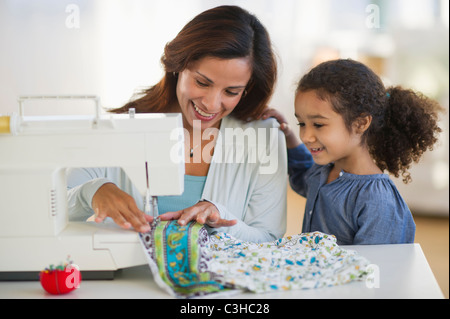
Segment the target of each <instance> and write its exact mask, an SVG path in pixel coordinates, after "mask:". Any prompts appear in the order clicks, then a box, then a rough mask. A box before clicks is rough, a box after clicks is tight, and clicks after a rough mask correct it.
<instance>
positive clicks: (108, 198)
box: [92, 183, 153, 232]
mask: <svg viewBox="0 0 450 319" xmlns="http://www.w3.org/2000/svg"><path fill="white" fill-rule="evenodd" d="M92 208H93V209H94V212H95V222H97V223H101V222H103V220H104V219H105V218H106V217H111V218H112V219H113V220H114V222H115V223H116V224H117V225H119V226H120V227H122V228H125V229H129V228H131V227H133V228H134V229H135V230H136V231H139V232H147V231H149V230H150V226H149V224H148V223H149V222H152V221H153V217H152V216H148V215H146V214H145V213H144V212H142V211H141V210H139V208H138V207H137V205H136V202H135V201H134V198H133V197H131V196H130V195H129V194H127V193H125V192H124V191H122V190H121V189H120V188H119V187H117V186H116V185H115V184H113V183H107V184H104V185H102V186H101V187H100V188H99V189H98V190H97V192H96V193H95V194H94V197H93V198H92Z"/></svg>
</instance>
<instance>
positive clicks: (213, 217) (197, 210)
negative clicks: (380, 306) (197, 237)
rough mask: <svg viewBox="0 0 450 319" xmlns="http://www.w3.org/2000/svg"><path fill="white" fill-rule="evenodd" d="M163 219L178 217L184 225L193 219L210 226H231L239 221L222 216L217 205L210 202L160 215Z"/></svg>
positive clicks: (179, 221) (179, 222)
mask: <svg viewBox="0 0 450 319" xmlns="http://www.w3.org/2000/svg"><path fill="white" fill-rule="evenodd" d="M159 218H160V219H161V220H172V219H178V224H180V225H182V226H184V225H186V224H187V223H189V222H190V221H192V220H195V221H197V222H198V223H200V224H206V225H208V226H210V227H214V228H216V227H230V226H234V225H236V223H237V220H236V219H233V220H228V219H222V218H220V213H219V210H218V209H217V207H216V206H215V205H214V204H212V203H210V202H206V201H203V202H198V203H197V204H195V205H194V206H191V207H188V208H186V209H183V210H179V211H176V212H167V213H165V214H162V215H160V216H159Z"/></svg>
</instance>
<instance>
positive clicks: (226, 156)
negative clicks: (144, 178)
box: [67, 116, 287, 242]
mask: <svg viewBox="0 0 450 319" xmlns="http://www.w3.org/2000/svg"><path fill="white" fill-rule="evenodd" d="M278 127H279V125H278V123H277V122H276V121H275V120H274V119H267V120H264V121H252V122H248V123H247V122H243V121H240V120H237V119H234V118H232V117H230V116H228V117H225V118H223V119H222V122H221V126H220V131H219V135H218V137H217V142H216V145H215V147H214V155H213V158H212V161H211V165H210V167H209V170H208V175H207V178H206V182H205V187H204V190H203V194H202V198H201V199H200V200H207V201H209V202H211V203H213V204H214V205H215V206H216V207H217V208H218V210H219V212H220V215H221V217H222V218H224V219H230V220H231V219H237V220H238V223H237V224H236V225H234V226H232V227H223V228H209V227H207V229H208V231H209V233H210V234H212V233H215V232H226V233H229V234H231V235H233V236H235V237H236V238H239V239H241V240H244V241H253V242H266V241H272V240H274V239H277V238H281V237H283V235H284V233H285V232H286V188H287V155H286V144H285V138H284V135H283V133H282V132H281V131H280V130H279V129H278ZM67 177H68V178H67V183H68V194H69V216H70V219H71V220H79V221H81V220H86V218H88V217H90V216H91V215H92V214H93V210H92V205H91V203H92V197H93V196H94V194H95V192H96V191H97V190H98V188H99V187H100V186H102V185H103V184H105V183H107V182H113V183H115V184H116V185H117V186H118V187H119V188H120V189H122V190H123V191H125V192H127V193H128V194H130V195H131V196H132V197H133V198H134V199H135V200H136V204H137V205H138V207H139V209H141V210H143V207H144V198H143V196H142V195H141V193H140V192H139V191H138V190H137V189H136V187H134V185H133V184H132V182H131V181H130V179H129V178H128V177H127V176H126V174H125V173H124V171H123V170H122V169H121V168H118V167H108V168H77V169H68V171H67Z"/></svg>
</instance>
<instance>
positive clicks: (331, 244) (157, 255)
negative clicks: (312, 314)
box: [140, 220, 370, 298]
mask: <svg viewBox="0 0 450 319" xmlns="http://www.w3.org/2000/svg"><path fill="white" fill-rule="evenodd" d="M151 226H152V227H151V230H150V231H149V232H147V233H143V234H140V238H141V243H142V246H143V248H144V251H145V253H146V256H147V258H148V261H149V266H150V269H151V270H152V273H153V276H154V278H155V280H156V282H157V283H158V285H159V286H160V287H161V288H163V289H165V290H166V291H167V292H169V293H170V294H171V295H174V296H176V297H178V298H191V297H198V296H205V295H208V296H212V294H217V293H221V294H223V293H230V292H233V290H234V291H235V292H238V291H239V290H247V291H251V292H255V293H262V292H271V291H283V290H293V289H308V288H319V287H327V286H335V285H340V284H345V283H349V282H351V281H355V280H362V279H363V278H364V277H365V276H366V275H367V266H368V265H369V264H370V263H369V262H368V260H366V259H365V258H364V257H362V256H360V255H358V254H357V253H356V252H354V251H351V250H345V249H343V248H341V247H339V246H338V245H337V243H336V238H335V237H334V236H332V235H327V234H323V233H320V232H314V233H304V234H299V235H295V236H289V237H284V238H280V239H278V240H276V241H273V242H267V243H253V242H245V241H241V240H238V239H236V238H234V237H233V236H231V235H229V234H226V233H219V234H215V235H212V236H208V234H207V232H206V229H205V228H204V227H203V226H202V225H200V224H198V223H195V222H191V223H189V224H188V225H186V226H180V225H178V223H177V221H170V222H163V221H159V220H158V221H157V222H155V223H153V224H152V225H151Z"/></svg>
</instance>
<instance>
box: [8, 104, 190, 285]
mask: <svg viewBox="0 0 450 319" xmlns="http://www.w3.org/2000/svg"><path fill="white" fill-rule="evenodd" d="M28 98H29V97H24V98H22V99H20V100H19V102H20V106H21V107H20V112H19V114H18V115H17V114H16V115H14V114H13V115H11V116H2V117H0V153H1V155H0V274H3V276H2V277H3V278H2V279H5V277H6V279H8V276H12V274H13V273H14V274H15V275H16V276H17V275H20V274H26V273H30V272H32V273H33V272H34V273H35V272H38V271H40V270H42V269H44V268H45V267H48V266H49V265H50V264H54V265H55V266H56V265H58V264H59V263H61V262H64V261H66V258H67V256H68V255H70V259H71V260H73V262H74V264H76V265H77V266H78V267H79V268H80V270H81V271H82V272H96V271H109V272H111V273H112V272H113V271H115V270H117V269H121V268H126V267H131V266H136V265H142V264H145V263H146V259H145V256H144V254H143V251H142V248H141V246H140V243H139V237H138V233H137V232H135V231H133V230H124V229H121V228H120V227H118V226H116V225H115V224H113V223H112V224H96V223H88V222H69V220H68V205H67V182H66V173H65V171H66V168H69V167H109V166H114V167H122V168H123V169H124V170H125V172H126V173H127V175H128V176H129V177H130V179H131V180H132V181H133V183H134V184H135V186H136V187H137V188H138V189H139V190H140V191H141V193H142V195H143V196H145V194H146V193H148V192H149V193H150V194H151V195H152V196H159V195H180V194H182V192H183V187H184V182H183V175H184V162H183V161H184V160H183V159H182V157H181V156H180V155H179V154H184V152H183V145H184V143H183V138H184V137H183V133H182V130H181V128H182V119H181V114H114V115H113V114H111V115H109V114H108V115H103V116H100V113H99V106H98V100H97V108H96V114H95V115H93V116H65V117H64V116H52V117H48V116H47V117H27V116H24V115H23V103H24V101H25V100H26V99H28ZM38 98H44V99H45V98H52V97H38ZM63 98H74V97H63ZM75 98H79V97H75ZM83 98H95V97H92V96H91V97H83ZM146 164H147V165H146ZM146 167H147V168H148V170H147V169H146ZM147 178H148V180H147ZM147 186H149V190H148V189H147ZM25 277H26V276H25ZM24 279H26V278H24ZM36 279H37V278H36Z"/></svg>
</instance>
